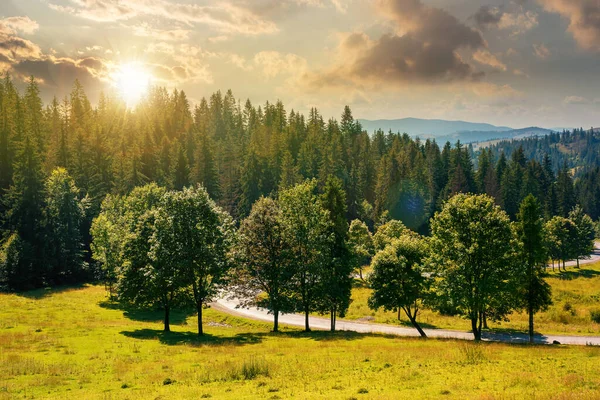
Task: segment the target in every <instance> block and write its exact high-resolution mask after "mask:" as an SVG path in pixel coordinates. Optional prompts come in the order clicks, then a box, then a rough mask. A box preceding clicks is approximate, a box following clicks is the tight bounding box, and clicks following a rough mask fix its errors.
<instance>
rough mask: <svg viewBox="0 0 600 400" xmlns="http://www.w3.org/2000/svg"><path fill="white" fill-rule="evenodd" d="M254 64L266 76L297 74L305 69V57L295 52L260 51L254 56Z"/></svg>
mask: <svg viewBox="0 0 600 400" xmlns="http://www.w3.org/2000/svg"><path fill="white" fill-rule="evenodd" d="M254 64H255V65H256V66H257V68H258V69H259V70H261V71H262V73H263V75H264V76H265V77H266V78H273V77H276V76H278V75H281V74H285V75H293V76H298V75H300V74H303V73H304V72H305V71H306V66H307V62H306V59H304V58H302V57H300V56H298V55H296V54H291V53H288V54H283V53H280V52H277V51H261V52H260V53H257V54H256V55H255V56H254Z"/></svg>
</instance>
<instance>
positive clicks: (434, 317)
mask: <svg viewBox="0 0 600 400" xmlns="http://www.w3.org/2000/svg"><path fill="white" fill-rule="evenodd" d="M548 282H549V283H550V285H551V286H552V293H553V303H554V304H553V305H552V306H550V308H549V309H548V310H547V311H545V312H541V313H538V314H536V317H535V329H536V331H537V332H540V333H546V334H566V335H600V324H599V323H597V322H594V321H592V319H591V318H590V311H594V310H600V263H594V264H586V265H582V266H581V269H576V268H575V267H568V268H567V271H566V272H558V271H555V272H550V277H549V278H548ZM370 294H371V290H370V289H368V288H365V287H356V288H354V289H353V291H352V304H351V305H350V309H349V311H348V315H347V316H346V317H345V318H346V319H351V320H361V321H368V322H379V323H387V324H401V325H406V326H412V325H411V324H410V322H409V320H408V318H406V316H405V315H404V314H402V315H401V317H402V318H401V321H400V322H398V315H397V314H396V313H392V312H385V311H383V310H381V309H380V310H379V311H373V310H371V309H369V307H368V305H367V299H368V298H369V296H370ZM419 321H420V322H422V325H423V327H424V328H441V329H456V330H464V331H467V330H470V322H469V321H467V320H465V319H462V318H459V317H448V316H443V315H440V314H439V313H437V312H433V311H430V310H422V311H421V313H420V314H419ZM527 321H528V319H527V315H526V314H524V313H513V314H512V315H511V316H510V317H509V321H501V322H498V323H493V322H490V323H489V327H490V329H493V330H500V331H511V330H517V331H522V332H527V329H528V328H527V327H528V322H527Z"/></svg>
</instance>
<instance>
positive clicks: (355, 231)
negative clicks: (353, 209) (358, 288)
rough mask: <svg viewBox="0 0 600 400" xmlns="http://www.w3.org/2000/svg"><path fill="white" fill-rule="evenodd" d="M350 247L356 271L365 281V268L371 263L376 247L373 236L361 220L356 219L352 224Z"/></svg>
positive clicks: (349, 232)
mask: <svg viewBox="0 0 600 400" xmlns="http://www.w3.org/2000/svg"><path fill="white" fill-rule="evenodd" d="M348 245H349V246H350V252H351V254H352V262H353V264H354V270H356V271H358V274H359V276H360V279H361V280H363V279H364V278H363V267H364V266H365V265H369V263H370V262H371V257H373V254H374V252H375V247H374V245H373V235H371V232H370V231H369V228H368V227H367V225H366V224H365V223H364V222H362V221H361V220H358V219H355V220H353V221H352V222H351V223H350V228H349V229H348Z"/></svg>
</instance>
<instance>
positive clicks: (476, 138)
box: [435, 127, 555, 143]
mask: <svg viewBox="0 0 600 400" xmlns="http://www.w3.org/2000/svg"><path fill="white" fill-rule="evenodd" d="M551 132H555V131H553V130H550V129H544V128H538V127H530V128H523V129H511V130H507V131H496V132H493V131H471V132H456V133H453V134H451V135H444V136H438V137H436V138H435V139H436V141H437V142H438V143H445V142H451V143H454V142H456V141H457V140H460V141H461V142H463V143H473V142H489V141H494V140H505V139H523V138H527V137H531V136H545V135H547V134H549V133H551Z"/></svg>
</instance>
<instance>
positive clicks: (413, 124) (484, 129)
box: [360, 118, 552, 143]
mask: <svg viewBox="0 0 600 400" xmlns="http://www.w3.org/2000/svg"><path fill="white" fill-rule="evenodd" d="M360 123H361V124H362V126H363V128H364V129H365V130H366V131H367V132H373V131H375V130H377V129H382V130H383V131H385V132H387V131H389V130H391V131H392V132H403V133H404V132H406V133H408V134H409V135H410V136H413V137H416V136H419V137H421V138H423V139H426V138H435V139H436V140H437V142H438V143H444V142H446V141H450V142H452V143H454V142H456V141H457V140H460V141H461V142H463V143H471V142H487V141H491V140H495V139H521V138H526V137H530V136H544V135H547V134H548V133H550V132H552V130H550V129H544V128H538V127H530V128H522V129H512V128H509V127H506V126H495V125H491V124H485V123H473V122H464V121H445V120H441V119H432V120H427V119H418V118H404V119H395V120H375V121H371V120H360Z"/></svg>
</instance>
